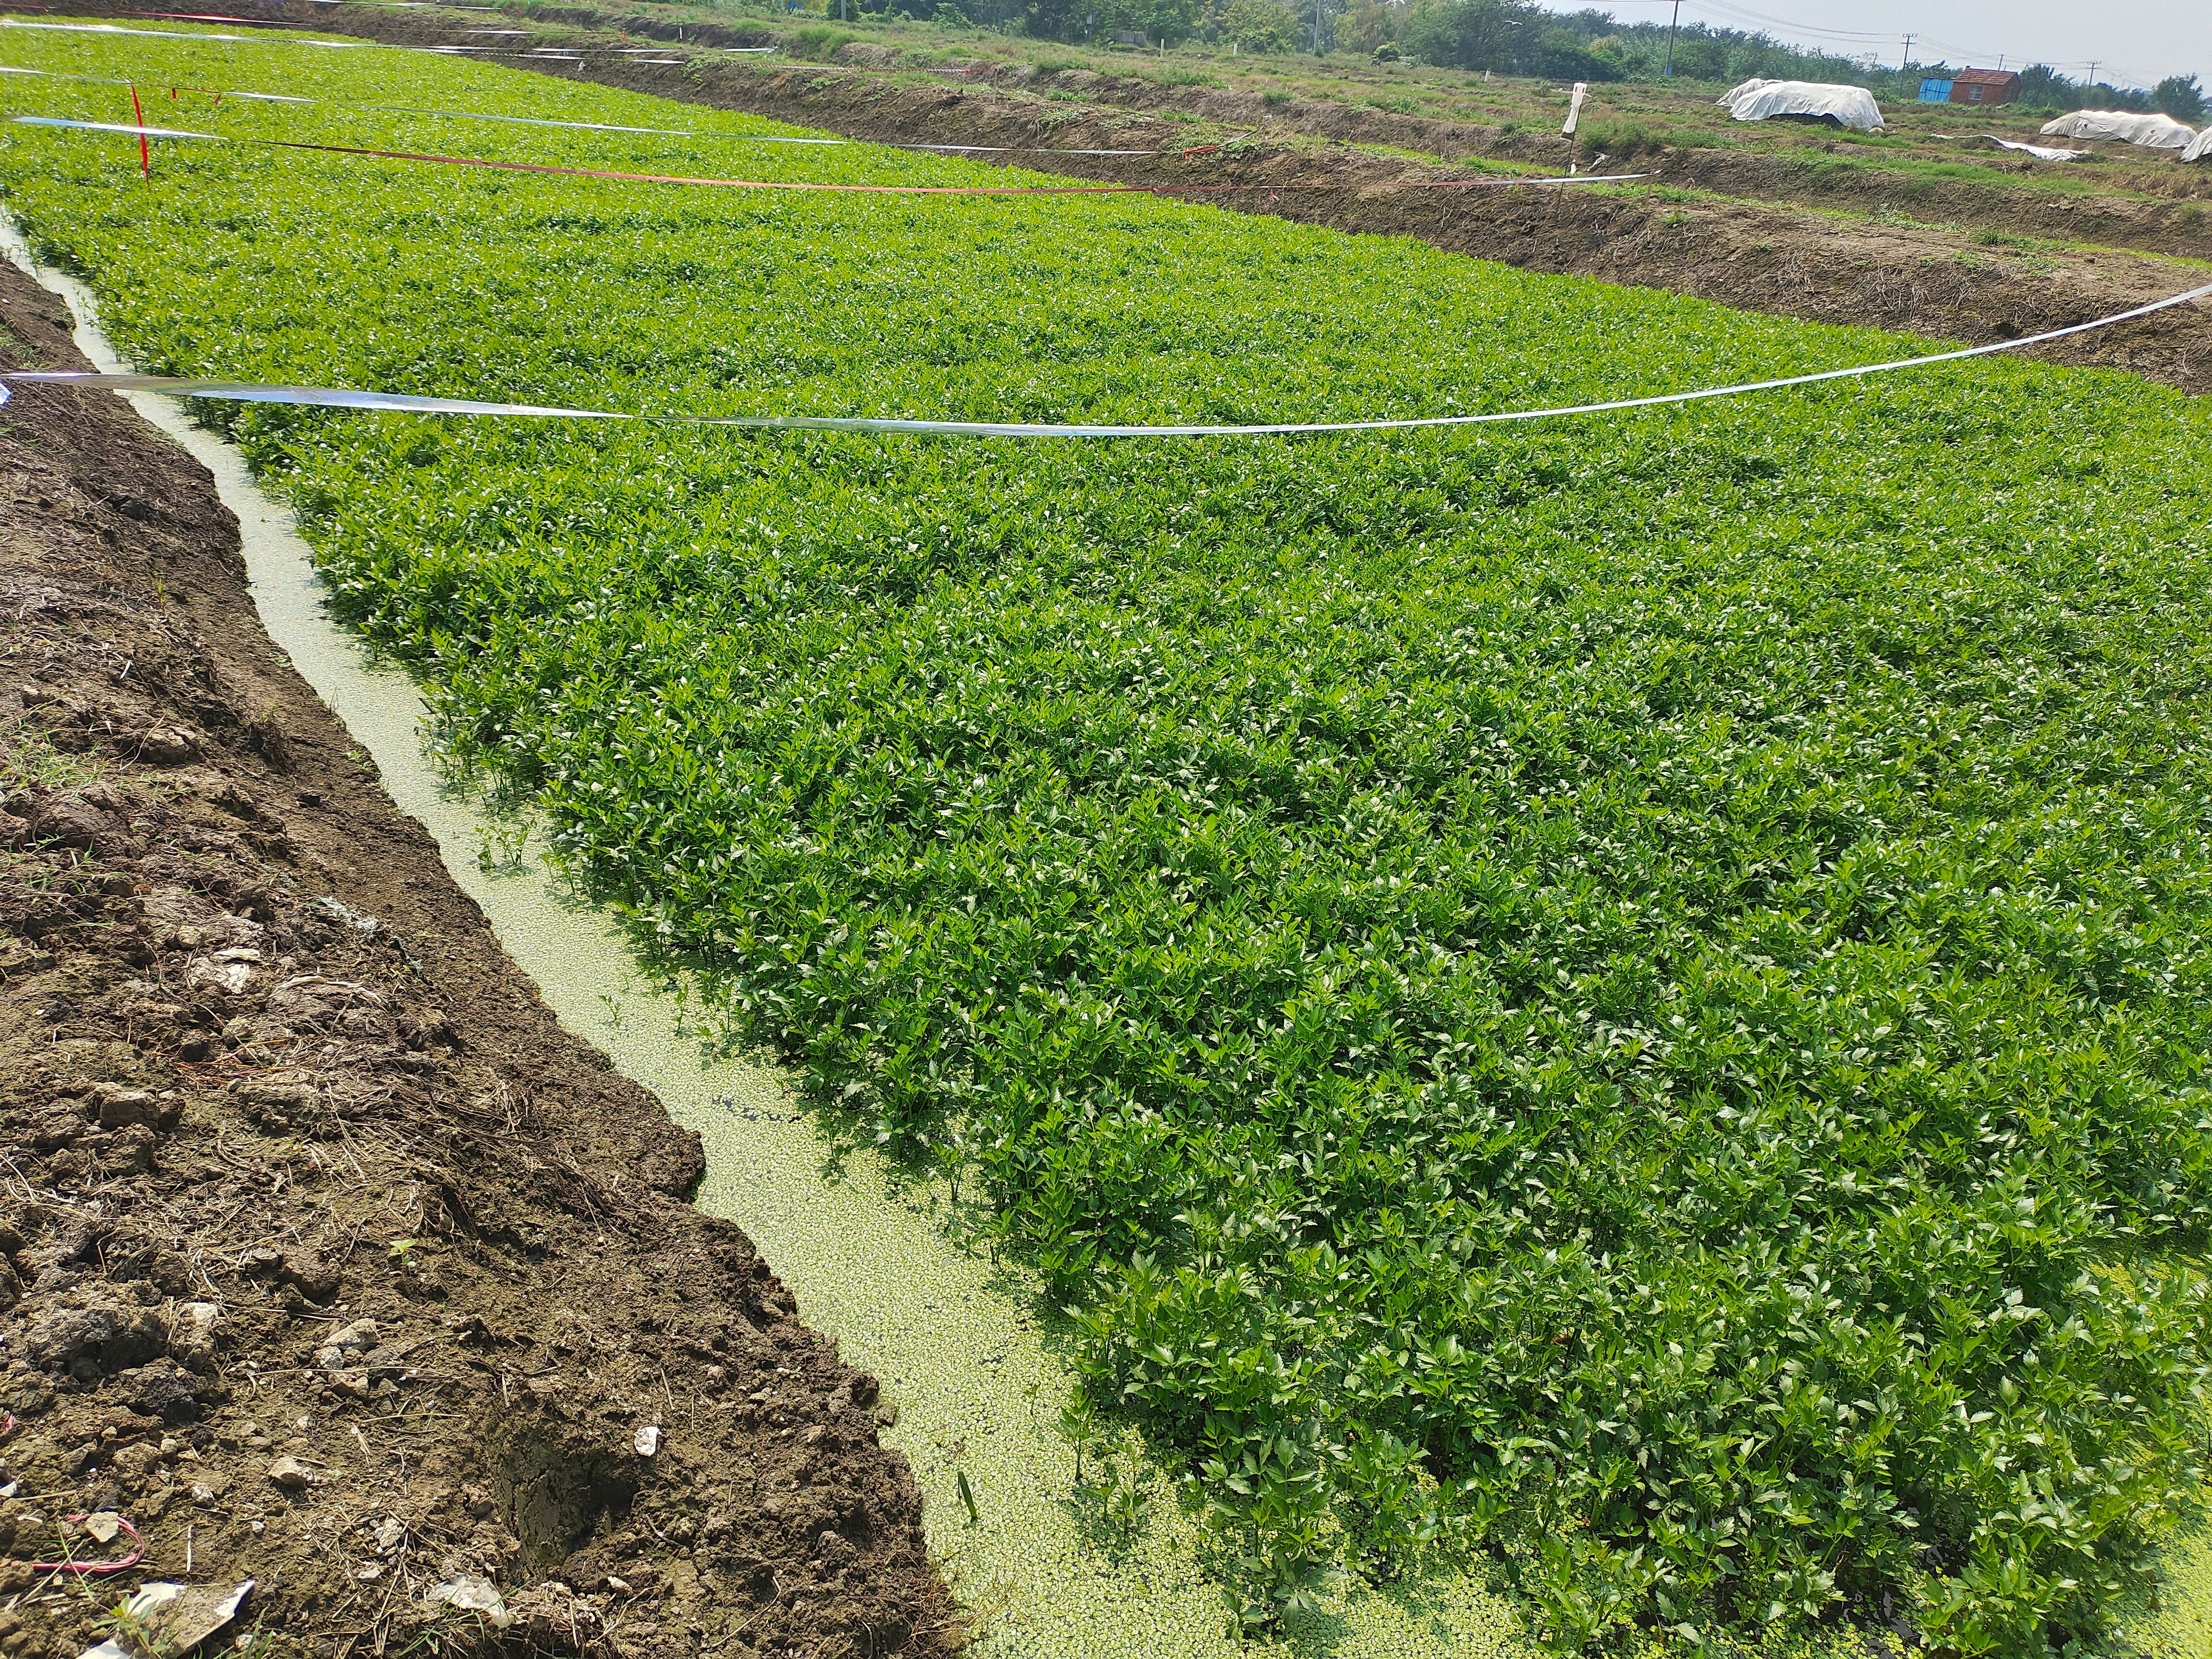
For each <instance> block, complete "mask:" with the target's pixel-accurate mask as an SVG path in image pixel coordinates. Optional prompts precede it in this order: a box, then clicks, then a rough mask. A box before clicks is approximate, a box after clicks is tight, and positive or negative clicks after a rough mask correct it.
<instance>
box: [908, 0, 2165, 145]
mask: <svg viewBox="0 0 2212 1659" xmlns="http://www.w3.org/2000/svg"><path fill="white" fill-rule="evenodd" d="M902 3H921V4H927V0H902ZM1024 22H1025V25H1026V27H1027V29H1028V31H1029V33H1032V34H1036V35H1038V36H1042V37H1043V38H1046V39H1049V40H1069V41H1077V40H1106V39H1110V38H1111V36H1112V34H1113V33H1114V32H1115V31H1116V30H1125V31H1134V32H1137V33H1142V34H1143V35H1144V36H1145V38H1146V40H1163V39H1164V40H1167V41H1169V42H1170V43H1175V42H1178V41H1182V40H1194V39H1197V40H1208V41H1216V42H1226V41H1230V40H1234V41H1237V43H1238V45H1239V46H1240V47H1241V48H1242V49H1243V51H1245V52H1316V51H1319V52H1345V51H1350V52H1364V53H1379V54H1381V55H1382V56H1384V57H1397V58H1408V59H1412V60H1413V61H1416V62H1419V63H1423V64H1437V65H1440V66H1443V67H1448V68H1452V69H1462V70H1491V71H1492V72H1494V73H1497V74H1500V75H1528V76H1546V77H1548V78H1551V79H1553V80H1560V81H1594V82H1595V81H1654V80H1658V79H1660V78H1661V77H1662V76H1664V75H1665V74H1666V73H1667V72H1668V63H1669V58H1670V55H1671V60H1672V69H1673V73H1674V76H1677V77H1679V78H1683V79H1687V80H1692V81H1705V82H1726V83H1729V84H1733V83H1735V82H1739V81H1747V80H1749V79H1751V78H1752V77H1753V76H1769V77H1772V78H1775V79H1783V80H1807V81H1844V82H1852V83H1853V84H1856V85H1859V86H1863V87H1867V88H1869V89H1871V90H1872V91H1873V92H1874V93H1875V95H1876V96H1877V97H1883V98H1887V99H1890V100H1911V99H1912V98H1914V97H1916V96H1917V95H1918V93H1919V90H1920V82H1921V80H1922V79H1923V77H1924V76H1942V75H1944V74H1946V73H1947V72H1948V71H1949V70H1952V69H1954V68H1966V67H1967V65H1965V64H1958V65H1951V64H1942V63H1935V64H1919V63H1916V64H1911V66H1909V67H1895V66H1892V67H1883V66H1881V65H1879V64H1869V63H1868V62H1867V61H1866V60H1864V59H1862V58H1845V57H1842V56H1839V55H1838V54H1835V53H1832V52H1818V51H1807V50H1805V49H1804V48H1802V47H1798V46H1790V45H1789V44H1787V43H1786V42H1784V41H1780V40H1775V39H1774V38H1773V37H1772V36H1771V35H1768V34H1765V33H1753V32H1747V31H1745V30H1742V29H1734V28H1717V27H1713V26H1711V24H1707V23H1697V22H1692V23H1685V24H1683V25H1682V26H1681V27H1680V29H1678V30H1676V31H1674V37H1673V40H1672V41H1671V42H1670V41H1669V40H1668V26H1667V25H1666V24H1665V23H1663V22H1660V23H1653V22H1623V21H1620V19H1619V18H1616V17H1615V16H1614V15H1613V14H1612V13H1611V12H1608V11H1605V10H1602V9H1598V8H1595V7H1591V8H1589V9H1584V10H1582V11H1577V12H1572V13H1565V14H1562V13H1559V12H1555V11H1547V10H1546V9H1544V8H1543V7H1541V6H1540V5H1537V4H1535V3H1534V0H1349V3H1346V0H1318V3H1316V0H1303V3H1285V0H1031V3H1030V5H1029V6H1028V8H1027V10H1026V15H1025V18H1024ZM1980 67H1984V68H1986V67H1990V66H1989V65H1981V66H1980ZM2021 80H2022V87H2021V101H2022V102H2023V103H2026V104H2029V105H2039V106H2047V107H2050V108H2051V109H2055V110H2066V109H2081V108H2086V107H2089V106H2097V107H2100V108H2122V109H2138V110H2148V109H2162V110H2164V111H2166V112H2167V113H2169V114H2172V115H2174V116H2177V117H2179V118H2181V119H2183V120H2188V121H2194V120H2200V119H2202V118H2203V115H2204V113H2205V102H2204V91H2203V88H2202V87H2200V86H2199V85H2198V84H2197V80H2196V78H2195V77H2194V76H2180V75H2177V76H2169V77H2168V78H2167V79H2166V80H2165V81H2162V82H2160V83H2159V84H2158V85H2157V86H2155V87H2150V88H2144V87H2123V86H2115V85H2113V84H2112V82H2088V81H2083V80H2075V79H2074V78H2072V77H2070V76H2066V75H2064V74H2062V73H2061V72H2060V71H2058V70H2056V69H2053V68H2051V66H2049V65H2048V64H2032V65H2029V66H2027V67H2026V68H2024V69H2022V70H2021Z"/></svg>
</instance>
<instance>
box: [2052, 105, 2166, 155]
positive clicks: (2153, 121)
mask: <svg viewBox="0 0 2212 1659" xmlns="http://www.w3.org/2000/svg"><path fill="white" fill-rule="evenodd" d="M2043 136H2044V137H2046V138H2093V139H2103V140H2105V141H2106V142H2107V143H2122V144H2141V145H2142V146H2143V147H2144V148H2145V149H2179V150H2186V149H2188V148H2189V146H2190V143H2191V140H2192V139H2194V138H2195V137H2197V129H2196V128H2194V127H2191V126H2185V125H2183V124H2182V123H2181V122H2179V121H2177V120H2175V119H2174V118H2172V116H2171V115H2137V114H2136V113H2135V112H2132V111H2130V110H2124V109H2077V110H2075V112H2073V113H2072V114H2070V115H2062V116H2060V117H2059V118H2057V120H2056V121H2045V123H2044V124H2043Z"/></svg>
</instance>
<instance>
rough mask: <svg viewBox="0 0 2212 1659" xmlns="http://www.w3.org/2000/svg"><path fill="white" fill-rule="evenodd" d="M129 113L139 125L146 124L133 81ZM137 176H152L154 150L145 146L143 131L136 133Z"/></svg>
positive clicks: (144, 113)
mask: <svg viewBox="0 0 2212 1659" xmlns="http://www.w3.org/2000/svg"><path fill="white" fill-rule="evenodd" d="M131 115H132V117H133V118H135V119H136V120H137V123H138V125H140V126H142V127H143V126H144V125H146V112H145V111H144V110H143V109H141V108H139V107H138V85H137V82H135V81H134V82H131ZM138 176H139V177H140V178H141V179H151V178H152V177H153V176H154V152H153V151H151V150H150V149H147V148H146V135H145V134H144V133H143V132H142V133H140V134H139V135H138Z"/></svg>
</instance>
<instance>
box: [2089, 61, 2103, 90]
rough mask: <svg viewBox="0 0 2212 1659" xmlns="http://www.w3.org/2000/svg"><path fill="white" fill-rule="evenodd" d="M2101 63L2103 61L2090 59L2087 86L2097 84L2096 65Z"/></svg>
mask: <svg viewBox="0 0 2212 1659" xmlns="http://www.w3.org/2000/svg"><path fill="white" fill-rule="evenodd" d="M2102 62H2104V59H2103V58H2091V59H2090V60H2089V84H2090V85H2091V86H2092V87H2094V86H2095V85H2096V84H2097V65H2098V64H2101V63H2102Z"/></svg>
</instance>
